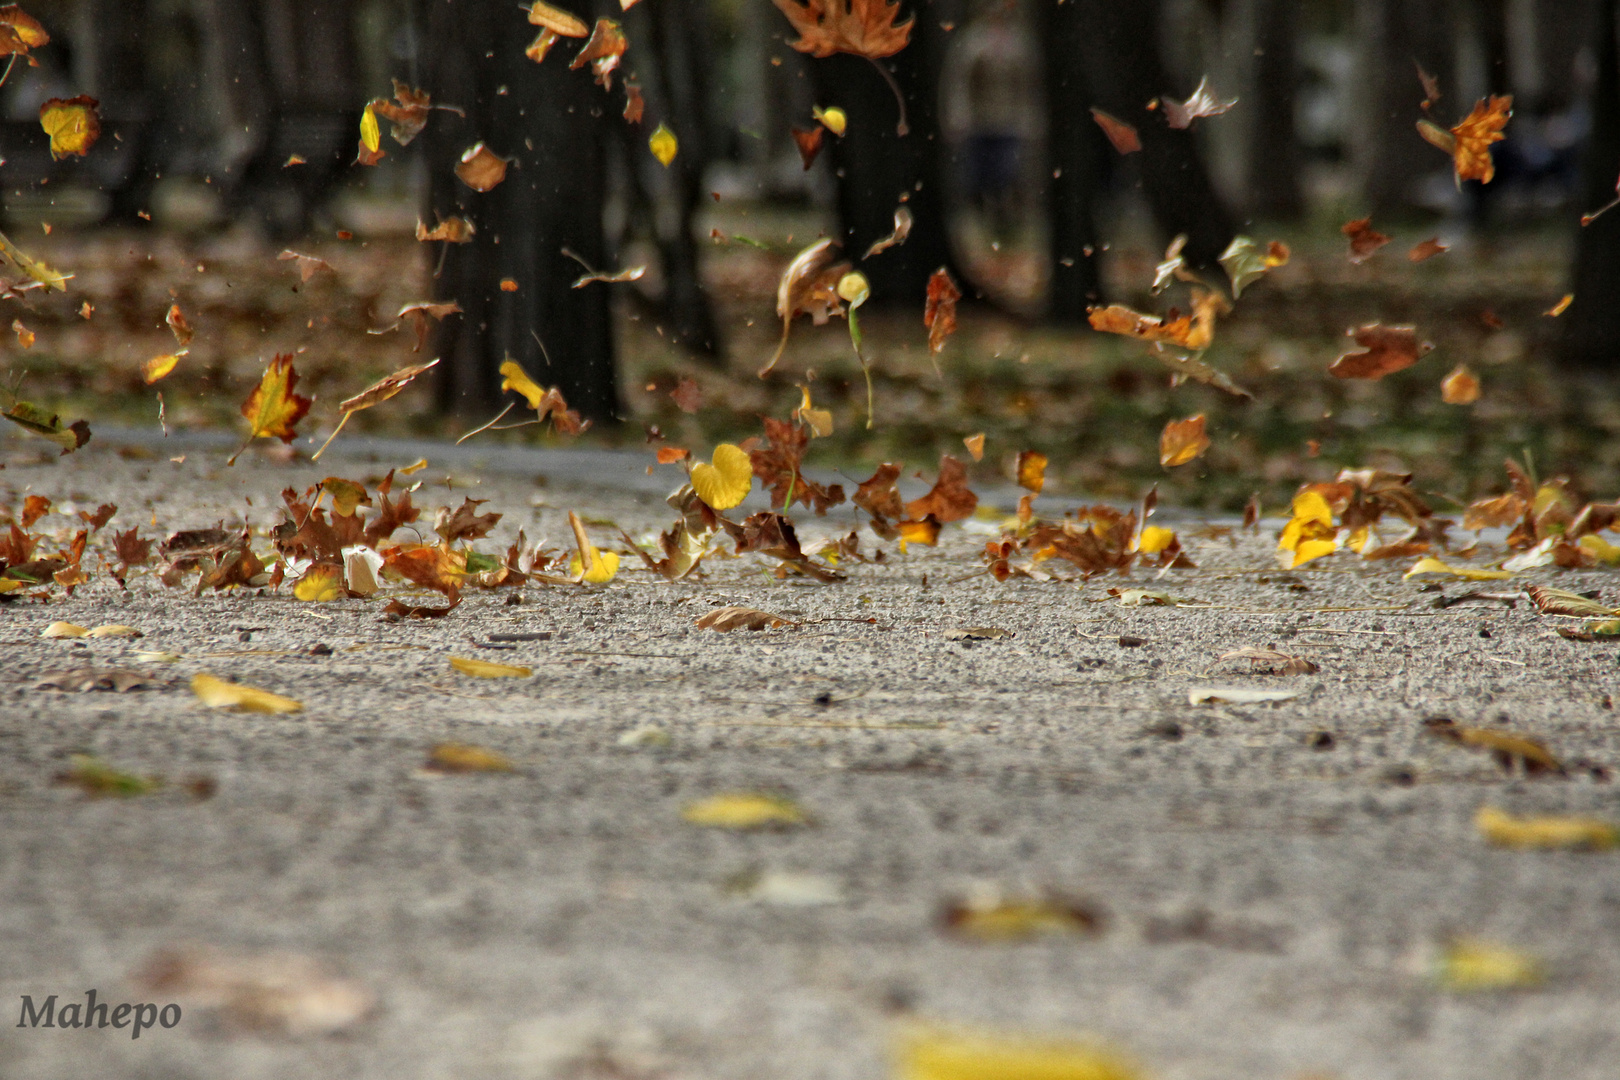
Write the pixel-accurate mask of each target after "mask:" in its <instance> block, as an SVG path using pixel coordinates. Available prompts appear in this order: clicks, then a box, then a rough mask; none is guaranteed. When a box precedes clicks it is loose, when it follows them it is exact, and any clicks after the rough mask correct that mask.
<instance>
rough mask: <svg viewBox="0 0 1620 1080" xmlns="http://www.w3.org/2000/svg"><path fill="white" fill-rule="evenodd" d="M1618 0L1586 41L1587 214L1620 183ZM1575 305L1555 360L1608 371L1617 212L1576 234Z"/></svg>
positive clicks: (1619, 236) (1613, 335) (1617, 271)
mask: <svg viewBox="0 0 1620 1080" xmlns="http://www.w3.org/2000/svg"><path fill="white" fill-rule="evenodd" d="M1617 7H1620V0H1601V3H1599V5H1598V12H1597V19H1596V25H1595V26H1594V28H1593V33H1592V36H1591V38H1590V40H1591V41H1592V43H1593V45H1594V46H1595V47H1596V49H1597V79H1596V81H1595V82H1594V83H1593V85H1592V97H1591V102H1592V104H1591V115H1592V133H1591V135H1590V137H1589V138H1588V139H1587V143H1586V153H1585V155H1584V157H1583V158H1582V161H1581V181H1580V188H1579V194H1578V196H1577V198H1578V199H1579V200H1580V204H1579V205H1580V208H1581V210H1582V211H1583V212H1587V213H1590V212H1591V211H1593V210H1595V209H1597V208H1598V207H1600V206H1603V205H1604V204H1606V203H1608V202H1609V201H1610V200H1611V199H1613V198H1614V197H1615V184H1616V181H1617V178H1620V39H1617V35H1620V25H1617V23H1620V20H1617V14H1616V9H1617ZM1570 288H1571V290H1572V291H1573V292H1574V294H1575V300H1574V302H1573V303H1571V304H1570V306H1569V310H1568V311H1566V312H1565V313H1564V315H1563V318H1562V320H1561V322H1562V323H1563V341H1562V342H1561V348H1560V355H1561V357H1562V359H1563V360H1564V361H1565V362H1566V363H1568V364H1571V365H1573V366H1579V367H1590V368H1600V367H1601V368H1606V369H1611V370H1612V369H1613V368H1614V367H1615V360H1616V359H1617V357H1620V304H1616V303H1615V297H1616V296H1620V210H1611V211H1609V212H1608V213H1606V214H1604V215H1603V216H1602V217H1599V218H1598V219H1597V220H1595V221H1593V222H1592V223H1591V224H1590V225H1587V226H1586V227H1585V228H1583V229H1581V230H1580V235H1579V237H1578V238H1577V240H1576V247H1575V269H1574V274H1573V279H1572V281H1571V284H1570Z"/></svg>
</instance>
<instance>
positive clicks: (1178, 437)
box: [1159, 413, 1210, 469]
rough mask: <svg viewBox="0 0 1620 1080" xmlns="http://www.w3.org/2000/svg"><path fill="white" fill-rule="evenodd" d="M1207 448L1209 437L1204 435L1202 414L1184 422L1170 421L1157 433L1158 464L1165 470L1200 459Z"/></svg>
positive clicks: (1190, 417)
mask: <svg viewBox="0 0 1620 1080" xmlns="http://www.w3.org/2000/svg"><path fill="white" fill-rule="evenodd" d="M1209 447H1210V442H1209V436H1208V435H1206V434H1204V414H1203V413H1199V414H1198V415H1196V416H1189V417H1188V418H1187V419H1185V420H1171V421H1169V422H1168V423H1166V424H1165V425H1164V430H1163V431H1162V432H1160V433H1159V464H1160V465H1163V466H1164V467H1165V468H1167V469H1173V468H1175V467H1176V466H1177V465H1185V464H1187V462H1189V461H1193V460H1195V459H1197V458H1199V457H1202V456H1203V453H1204V451H1205V450H1208V449H1209Z"/></svg>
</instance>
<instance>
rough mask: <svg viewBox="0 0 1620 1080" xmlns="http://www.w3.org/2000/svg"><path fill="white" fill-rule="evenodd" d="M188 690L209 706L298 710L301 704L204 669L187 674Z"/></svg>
mask: <svg viewBox="0 0 1620 1080" xmlns="http://www.w3.org/2000/svg"><path fill="white" fill-rule="evenodd" d="M191 692H192V693H193V694H196V695H197V698H198V700H200V701H201V702H202V703H203V704H204V705H206V706H208V707H209V708H210V709H239V710H241V711H242V712H258V713H289V712H300V711H302V710H303V708H304V706H303V705H301V704H300V703H298V702H296V701H294V700H293V699H292V698H288V697H282V696H281V695H280V694H272V693H271V692H270V691H268V690H260V689H259V688H258V687H255V686H241V685H238V684H237V683H231V682H226V681H225V680H224V679H216V678H215V677H214V676H212V675H209V674H206V673H198V674H196V675H193V676H192V677H191Z"/></svg>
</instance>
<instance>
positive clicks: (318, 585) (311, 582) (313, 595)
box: [293, 563, 344, 604]
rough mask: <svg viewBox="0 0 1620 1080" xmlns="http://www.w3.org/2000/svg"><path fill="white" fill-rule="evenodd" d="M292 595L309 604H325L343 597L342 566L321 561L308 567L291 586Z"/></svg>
mask: <svg viewBox="0 0 1620 1080" xmlns="http://www.w3.org/2000/svg"><path fill="white" fill-rule="evenodd" d="M293 595H294V596H296V597H297V598H298V599H300V600H303V601H305V602H306V603H311V604H325V603H328V602H329V601H332V600H341V599H342V598H343V595H344V593H343V567H341V566H332V565H330V564H326V563H323V564H321V565H319V566H315V567H312V568H310V571H309V572H308V573H307V574H305V575H304V576H303V577H301V578H299V579H298V584H297V585H295V586H293Z"/></svg>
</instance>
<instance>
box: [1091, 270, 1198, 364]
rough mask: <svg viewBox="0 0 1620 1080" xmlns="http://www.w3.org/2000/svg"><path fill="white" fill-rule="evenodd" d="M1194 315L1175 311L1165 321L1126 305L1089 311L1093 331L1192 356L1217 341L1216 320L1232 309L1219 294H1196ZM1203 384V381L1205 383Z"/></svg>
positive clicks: (1195, 292) (1194, 291)
mask: <svg viewBox="0 0 1620 1080" xmlns="http://www.w3.org/2000/svg"><path fill="white" fill-rule="evenodd" d="M1192 295H1193V311H1192V314H1190V315H1180V314H1178V313H1177V312H1176V310H1175V309H1174V308H1171V309H1170V313H1169V314H1168V315H1166V316H1165V317H1164V318H1162V319H1161V318H1159V317H1158V316H1155V315H1144V314H1142V313H1141V312H1138V311H1132V310H1131V309H1130V308H1128V307H1125V306H1124V305H1122V304H1112V305H1110V306H1108V307H1106V308H1098V307H1093V308H1088V309H1087V312H1088V319H1089V321H1090V323H1091V328H1092V329H1093V330H1101V331H1103V332H1105V333H1109V334H1121V335H1124V336H1125V337H1134V338H1137V339H1138V340H1141V341H1151V342H1154V343H1156V344H1168V345H1175V346H1177V347H1179V348H1183V349H1186V350H1188V351H1189V352H1202V351H1203V350H1205V349H1207V348H1209V346H1210V343H1211V342H1213V341H1214V340H1215V316H1216V315H1218V314H1220V313H1221V312H1223V311H1225V310H1227V309H1228V306H1229V305H1228V304H1227V302H1226V298H1225V297H1223V296H1221V295H1220V294H1219V293H1216V292H1209V291H1205V290H1203V289H1194V290H1193V294H1192ZM1201 381H1202V380H1201Z"/></svg>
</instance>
